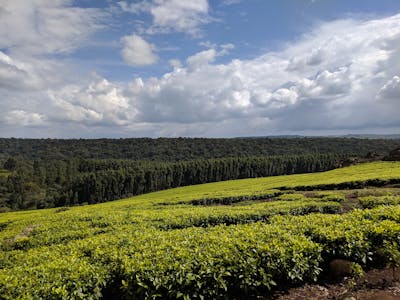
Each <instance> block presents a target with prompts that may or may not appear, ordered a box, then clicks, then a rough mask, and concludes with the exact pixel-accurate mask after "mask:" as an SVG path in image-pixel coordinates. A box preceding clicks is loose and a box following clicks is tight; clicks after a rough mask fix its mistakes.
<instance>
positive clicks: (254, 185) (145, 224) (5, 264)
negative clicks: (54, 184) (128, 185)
mask: <svg viewBox="0 0 400 300" xmlns="http://www.w3.org/2000/svg"><path fill="white" fill-rule="evenodd" d="M399 182H400V162H374V163H366V164H360V165H355V166H351V167H346V168H340V169H335V170H331V171H328V172H322V173H313V174H298V175H287V176H275V177H266V178H253V179H242V180H235V181H224V182H217V183H208V184H202V185H195V186H188V187H180V188H175V189H169V190H165V191H160V192H155V193H149V194H145V195H140V196H136V197H132V198H129V199H124V200H119V201H114V202H108V203H102V204H96V205H87V206H79V207H70V208H67V207H64V208H55V209H45V210H33V211H21V212H12V213H3V214H0V241H1V249H2V255H1V257H0V299H16V298H19V299H32V298H33V299H37V298H45V299H49V298H51V299H102V298H103V299H157V298H159V299H176V298H182V299H219V298H225V297H229V298H230V299H235V298H240V297H242V298H248V297H250V296H256V295H263V296H268V295H270V294H271V293H272V292H273V291H274V290H275V289H276V288H281V287H284V286H286V285H288V284H299V283H304V282H314V281H316V280H320V279H321V278H322V277H323V276H325V275H324V274H325V273H324V271H327V270H328V264H329V262H331V261H332V260H334V259H336V258H343V259H347V260H349V261H351V262H352V264H353V266H352V270H353V271H352V272H353V273H354V272H355V273H354V274H353V275H360V272H361V270H362V269H361V268H363V269H364V270H368V269H369V268H377V267H384V266H386V265H390V266H395V265H396V264H397V263H398V262H399V258H400V246H399V245H400V240H399V236H400V189H399V188H398V183H399ZM378 186H379V187H378ZM302 188H303V189H304V188H305V189H306V190H307V191H304V190H301V189H302ZM360 188H362V189H360ZM295 190H296V191H295Z"/></svg>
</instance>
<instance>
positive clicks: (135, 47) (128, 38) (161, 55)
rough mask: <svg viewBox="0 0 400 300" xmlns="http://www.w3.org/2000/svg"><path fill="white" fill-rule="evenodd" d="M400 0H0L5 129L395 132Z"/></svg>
mask: <svg viewBox="0 0 400 300" xmlns="http://www.w3.org/2000/svg"><path fill="white" fill-rule="evenodd" d="M399 111H400V1H399V0H379V1H375V0H352V1H348V0H280V1H274V0H126V1H111V0H79V1H78V0H76V1H72V0H52V1H48V0H0V137H23V138H103V137H107V138H124V137H154V138H156V137H180V136H182V137H239V136H268V135H319V136H320V135H341V134H366V133H369V134H399V133H400V114H399Z"/></svg>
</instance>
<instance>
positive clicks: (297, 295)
mask: <svg viewBox="0 0 400 300" xmlns="http://www.w3.org/2000/svg"><path fill="white" fill-rule="evenodd" d="M399 278H400V268H397V269H396V270H393V269H391V268H387V269H382V270H371V271H369V272H366V273H365V274H364V276H363V277H362V278H360V279H358V280H354V279H349V278H347V279H344V280H343V281H341V282H336V283H320V284H306V285H304V286H301V287H296V288H290V289H287V290H282V291H277V292H275V293H274V294H273V295H272V296H271V297H265V298H260V299H265V300H266V299H274V300H293V299H298V300H323V299H332V300H400V280H399Z"/></svg>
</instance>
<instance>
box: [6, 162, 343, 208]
mask: <svg viewBox="0 0 400 300" xmlns="http://www.w3.org/2000/svg"><path fill="white" fill-rule="evenodd" d="M341 161H342V156H341V155H338V154H303V155H279V156H269V157H265V156H264V157H240V158H239V157H237V158H219V159H197V160H191V161H181V162H151V161H133V160H117V159H106V160H105V159H103V160H95V159H74V158H71V159H64V160H34V161H29V160H25V159H16V158H9V159H7V160H6V161H5V162H4V167H5V168H6V169H8V170H9V171H10V174H9V175H8V176H0V210H2V211H7V210H18V209H36V208H47V207H58V206H66V205H79V204H94V203H100V202H105V201H112V200H116V199H121V198H124V197H129V196H133V195H139V194H143V193H148V192H153V191H158V190H163V189H167V188H173V187H179V186H186V185H193V184H201V183H207V182H216V181H222V180H231V179H240V178H253V177H264V176H274V175H282V174H294V173H310V172H319V171H326V170H329V169H333V168H335V167H338V166H339V165H340V162H341Z"/></svg>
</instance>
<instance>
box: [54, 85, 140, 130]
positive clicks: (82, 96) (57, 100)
mask: <svg viewBox="0 0 400 300" xmlns="http://www.w3.org/2000/svg"><path fill="white" fill-rule="evenodd" d="M48 96H49V98H50V99H51V100H52V105H53V108H52V110H53V112H52V114H51V116H49V118H50V120H53V121H57V122H82V123H85V124H97V125H99V124H102V125H124V124H126V123H127V122H132V121H133V120H134V118H135V115H136V109H135V105H134V103H133V102H132V101H131V100H129V99H128V98H126V97H124V95H123V94H122V91H121V88H120V87H119V86H118V85H116V84H113V83H110V82H109V81H107V80H105V79H101V78H98V79H97V80H96V81H94V82H92V83H90V84H89V85H88V86H87V87H82V86H77V85H72V86H66V87H64V88H63V89H62V90H61V91H49V92H48Z"/></svg>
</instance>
